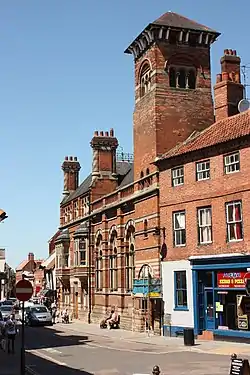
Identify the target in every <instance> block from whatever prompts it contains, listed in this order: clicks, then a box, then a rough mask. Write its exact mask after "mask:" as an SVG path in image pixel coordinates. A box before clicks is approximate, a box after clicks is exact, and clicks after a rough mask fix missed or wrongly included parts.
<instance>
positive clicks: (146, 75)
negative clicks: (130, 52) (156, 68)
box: [140, 63, 151, 97]
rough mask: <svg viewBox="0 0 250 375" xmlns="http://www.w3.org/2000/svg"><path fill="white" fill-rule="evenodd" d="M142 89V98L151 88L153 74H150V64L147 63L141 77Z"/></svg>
mask: <svg viewBox="0 0 250 375" xmlns="http://www.w3.org/2000/svg"><path fill="white" fill-rule="evenodd" d="M140 88H141V97H143V96H144V95H146V94H147V93H148V92H149V91H150V88H151V74H150V66H149V64H148V63H145V64H144V66H143V68H142V70H141V76H140Z"/></svg>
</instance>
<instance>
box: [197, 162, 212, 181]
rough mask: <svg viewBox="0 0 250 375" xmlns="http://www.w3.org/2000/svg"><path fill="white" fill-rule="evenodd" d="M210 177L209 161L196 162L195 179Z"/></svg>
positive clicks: (200, 179)
mask: <svg viewBox="0 0 250 375" xmlns="http://www.w3.org/2000/svg"><path fill="white" fill-rule="evenodd" d="M209 178H210V161H209V160H206V161H202V162H199V163H196V181H202V180H208V179H209Z"/></svg>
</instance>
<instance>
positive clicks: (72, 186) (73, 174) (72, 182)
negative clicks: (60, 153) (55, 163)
mask: <svg viewBox="0 0 250 375" xmlns="http://www.w3.org/2000/svg"><path fill="white" fill-rule="evenodd" d="M80 169H81V166H80V163H79V162H78V161H77V157H73V156H66V157H65V159H64V162H63V164H62V170H63V173H64V189H63V194H64V195H69V194H70V193H71V192H72V191H75V190H76V189H77V188H78V185H79V171H80Z"/></svg>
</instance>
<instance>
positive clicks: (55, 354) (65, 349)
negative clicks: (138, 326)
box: [0, 321, 250, 375]
mask: <svg viewBox="0 0 250 375" xmlns="http://www.w3.org/2000/svg"><path fill="white" fill-rule="evenodd" d="M25 337H26V342H25V344H26V365H27V371H28V372H27V373H28V374H29V375H48V374H49V375H50V374H53V375H92V374H95V375H115V374H122V375H133V374H152V368H153V366H154V365H159V367H160V369H161V375H167V374H171V375H177V374H178V375H182V374H192V375H201V374H202V375H208V374H209V375H211V374H213V375H223V374H228V373H229V367H230V355H231V354H232V353H237V354H239V356H240V357H243V358H247V357H248V356H250V350H249V349H250V348H249V345H248V344H237V343H230V342H210V341H198V342H197V343H196V345H195V346H194V347H185V346H184V345H183V339H182V338H167V337H159V336H148V335H147V334H145V333H142V334H141V333H133V332H128V331H123V330H100V328H99V327H98V326H96V325H94V324H91V325H87V324H83V323H81V322H79V321H75V322H73V323H71V324H61V323H60V324H56V325H54V326H53V327H48V328H47V327H46V328H43V327H37V328H36V327H27V328H26V334H25ZM19 345H20V337H18V338H17V354H15V355H8V354H7V353H2V352H0V363H1V366H0V375H17V374H18V375H20V372H18V370H19V366H20V362H19V360H20V358H19V354H18V351H19V349H20V348H19Z"/></svg>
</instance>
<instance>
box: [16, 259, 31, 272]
mask: <svg viewBox="0 0 250 375" xmlns="http://www.w3.org/2000/svg"><path fill="white" fill-rule="evenodd" d="M28 263H29V260H28V259H26V260H23V261H22V262H21V263H20V264H19V265H18V266H17V268H16V271H22V270H23V269H24V267H25V266H27V264H28Z"/></svg>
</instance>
